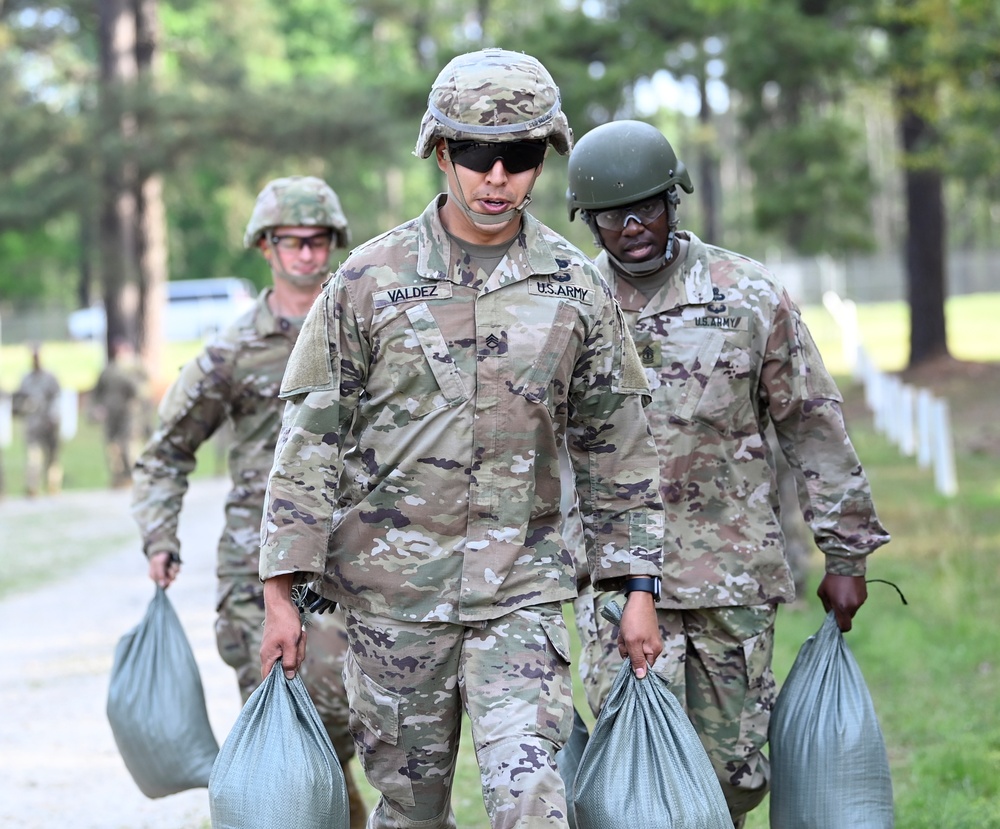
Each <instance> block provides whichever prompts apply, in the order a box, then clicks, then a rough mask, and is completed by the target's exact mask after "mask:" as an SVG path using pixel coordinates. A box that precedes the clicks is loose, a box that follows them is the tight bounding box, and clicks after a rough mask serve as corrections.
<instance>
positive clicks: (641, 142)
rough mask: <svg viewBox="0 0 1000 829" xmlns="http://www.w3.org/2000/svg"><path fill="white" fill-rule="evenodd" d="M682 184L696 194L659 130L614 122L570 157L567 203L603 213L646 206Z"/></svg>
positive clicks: (589, 136)
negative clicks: (636, 204) (637, 204)
mask: <svg viewBox="0 0 1000 829" xmlns="http://www.w3.org/2000/svg"><path fill="white" fill-rule="evenodd" d="M676 185H680V186H681V189H683V190H684V191H685V192H686V193H693V192H694V185H693V184H691V176H690V175H689V174H688V171H687V167H685V166H684V162H682V161H680V160H679V159H678V158H677V154H676V153H675V152H674V149H673V147H671V146H670V142H669V141H667V139H666V138H665V137H664V136H663V133H661V132H660V131H659V130H658V129H657V128H656V127H654V126H652V125H650V124H647V123H645V122H643V121H611V122H609V123H607V124H602V125H601V126H599V127H594V129H592V130H591V131H590V132H588V133H587V134H586V135H584V136H583V137H582V138H581V139H580V140H579V141H578V142H577V143H576V146H575V147H574V148H573V152H572V154H571V155H570V158H569V188H568V189H567V191H566V204H567V207H568V208H569V217H570V219H571V220H572V219H573V218H574V216H575V215H576V211H577V210H584V211H599V210H609V209H610V208H613V207H621V206H622V205H625V204H632V203H633V202H637V201H642V200H643V199H647V198H649V197H651V196H655V195H656V194H658V193H664V192H666V191H667V190H669V189H670V188H672V187H674V186H676Z"/></svg>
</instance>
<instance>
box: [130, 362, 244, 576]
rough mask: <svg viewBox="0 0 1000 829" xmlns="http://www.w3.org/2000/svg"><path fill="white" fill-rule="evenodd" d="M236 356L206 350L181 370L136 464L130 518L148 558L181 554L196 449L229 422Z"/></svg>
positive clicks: (165, 397)
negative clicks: (179, 532)
mask: <svg viewBox="0 0 1000 829" xmlns="http://www.w3.org/2000/svg"><path fill="white" fill-rule="evenodd" d="M231 359H232V352H231V351H230V350H229V349H227V348H223V347H221V346H220V345H213V346H209V347H208V348H206V349H205V350H204V351H203V352H202V353H201V354H199V355H198V357H196V358H195V359H194V360H192V361H191V362H189V363H188V364H187V365H185V366H184V367H183V368H182V369H181V373H180V375H179V376H178V377H177V380H176V381H174V383H173V385H172V386H171V387H170V389H169V390H168V391H167V393H166V395H165V396H164V398H163V402H162V403H161V404H160V411H159V424H158V426H157V429H156V431H155V432H154V433H153V435H152V437H150V439H149V441H148V443H147V444H146V446H145V448H144V449H143V451H142V453H141V454H140V456H139V458H138V460H137V461H136V465H135V469H134V470H133V475H132V481H133V483H132V517H133V518H134V519H135V522H136V523H137V524H138V525H139V533H140V535H141V536H142V549H143V552H144V553H145V554H146V556H147V557H148V556H152V555H154V554H155V553H161V552H171V553H179V552H180V541H179V540H178V538H177V523H178V520H179V517H180V512H181V504H182V502H183V499H184V493H185V492H187V488H188V476H189V475H190V474H191V472H192V471H194V468H195V465H196V459H195V454H196V452H197V450H198V447H199V446H201V444H203V443H204V442H205V441H206V440H208V439H209V438H210V437H211V436H212V435H213V434H214V433H215V431H216V430H217V429H218V428H219V427H220V426H221V425H222V424H223V423H224V422H225V419H226V417H227V413H228V411H229V405H228V404H229V399H230V397H231V393H232V392H231V390H232V371H231Z"/></svg>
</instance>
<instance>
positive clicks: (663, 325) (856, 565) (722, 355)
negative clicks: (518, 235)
mask: <svg viewBox="0 0 1000 829" xmlns="http://www.w3.org/2000/svg"><path fill="white" fill-rule="evenodd" d="M677 187H680V188H681V189H683V190H684V191H686V192H688V193H690V192H692V190H693V187H692V185H691V179H690V177H689V175H688V173H687V170H686V169H685V167H684V165H683V164H682V163H681V162H679V161H678V160H677V158H676V156H675V155H674V151H673V149H672V148H671V147H670V144H669V143H668V142H667V140H666V138H664V137H663V135H661V134H660V132H659V131H658V130H656V129H655V128H654V127H652V126H650V125H648V124H644V123H641V122H637V121H618V122H613V123H609V124H605V125H603V126H600V127H597V128H596V129H594V130H592V131H591V132H589V133H588V134H587V135H585V136H584V137H583V138H581V139H580V141H579V142H578V143H577V145H576V147H575V148H574V150H573V153H572V155H571V156H570V162H569V190H568V193H567V200H568V206H569V212H570V218H571V219H572V218H573V217H574V215H575V214H576V213H577V212H580V213H582V217H583V220H584V221H585V222H586V223H587V225H588V227H590V229H591V231H592V232H593V234H594V238H595V240H596V243H597V245H598V247H600V248H601V249H602V250H601V253H600V255H599V256H598V258H597V260H596V261H597V264H598V266H599V268H600V269H601V272H602V273H603V274H604V276H605V278H606V279H607V280H608V282H609V283H610V284H611V286H612V290H613V292H614V295H615V297H616V298H617V299H618V301H619V303H620V304H621V307H622V309H623V311H624V313H625V316H626V318H627V319H628V321H629V326H630V328H631V331H632V335H633V337H634V339H635V343H636V347H637V349H638V351H639V354H640V357H641V359H642V361H643V364H644V366H645V368H646V374H647V378H648V380H649V383H650V387H651V388H652V394H653V402H652V403H651V404H650V406H649V407H648V409H647V416H648V417H649V422H650V425H651V427H652V429H653V435H654V437H655V439H656V444H657V448H658V449H659V450H660V465H661V466H660V480H661V495H662V496H663V502H664V510H665V516H664V517H665V525H666V528H667V529H666V536H667V538H668V540H670V541H672V542H673V543H674V544H675V545H676V546H677V547H679V550H680V554H679V556H671V557H670V558H666V559H664V569H663V598H662V599H661V601H660V602H659V603H658V607H657V616H658V618H659V623H660V632H661V634H662V636H663V640H664V652H663V654H662V655H661V656H660V659H659V661H658V662H657V663H656V664H655V665H654V666H653V670H655V671H657V672H658V673H660V674H661V675H662V676H663V677H664V678H665V679H666V680H667V681H668V682H669V683H670V686H671V688H672V689H673V691H674V693H675V694H676V695H677V696H678V698H679V699H680V701H681V703H682V704H683V705H684V706H685V708H686V710H687V712H688V714H689V716H690V717H691V720H692V721H693V723H694V725H695V728H696V729H697V731H698V733H699V734H700V736H701V738H702V741H703V742H704V744H705V747H706V749H707V751H708V754H709V756H710V757H711V759H712V762H713V765H714V766H715V769H716V772H717V773H718V776H719V780H720V782H721V783H722V788H723V791H724V793H725V795H726V799H727V801H728V804H729V809H730V812H731V814H732V817H733V822H734V825H736V826H740V825H742V824H743V822H744V819H745V815H746V813H747V812H748V811H750V810H751V809H752V808H754V807H755V806H756V805H757V804H758V803H759V802H760V801H761V800H762V799H763V797H764V795H765V793H766V792H767V789H768V777H769V767H768V763H767V759H766V757H765V756H764V754H763V753H762V749H763V747H764V744H765V742H766V739H767V726H768V719H769V716H770V711H771V707H772V703H773V701H774V692H775V682H774V678H773V675H772V672H771V656H772V645H773V637H774V620H775V612H776V607H777V605H778V604H779V603H782V602H786V601H788V600H790V599H792V598H793V597H794V595H795V594H794V587H793V581H792V577H791V574H790V572H789V568H788V564H787V562H786V559H785V555H784V550H783V544H784V541H783V538H782V531H781V521H780V508H779V496H778V490H777V487H776V478H775V460H774V457H773V455H772V453H771V450H770V449H769V446H768V442H767V439H766V437H765V429H766V428H767V426H768V424H769V423H773V424H774V429H775V432H776V434H777V439H778V442H779V444H780V447H781V450H782V451H783V453H784V455H785V457H786V458H787V461H788V464H789V465H790V467H792V469H793V470H794V471H795V474H801V476H802V477H801V480H803V481H804V482H805V487H806V490H805V491H804V492H803V493H802V494H803V498H804V500H805V503H806V507H805V516H806V519H807V520H808V522H809V525H810V527H811V531H812V534H813V537H814V538H815V540H816V544H817V546H818V547H819V549H820V550H821V551H822V552H823V553H824V554H825V558H826V575H825V577H824V578H823V580H822V583H821V584H820V586H819V589H818V595H819V597H820V599H821V600H822V603H823V606H824V607H825V608H826V609H827V610H828V611H829V610H830V609H832V610H833V611H834V613H835V615H836V618H837V622H838V624H839V626H840V628H841V629H842V630H845V631H846V630H850V628H851V620H852V617H853V616H854V614H855V613H856V611H857V610H858V608H859V607H860V606H861V605H862V604H863V603H864V601H865V598H866V588H865V578H864V576H865V565H866V560H867V556H868V555H869V553H871V552H872V551H874V550H875V549H876V548H878V547H879V546H881V545H882V544H885V543H886V542H887V541H888V540H889V537H888V535H887V534H886V532H885V530H884V529H883V528H882V526H881V524H880V523H879V520H878V518H877V516H876V514H875V510H874V507H873V505H872V500H871V494H870V490H869V486H868V481H867V480H866V478H865V475H864V472H863V471H862V469H861V465H860V463H859V462H858V458H857V455H856V454H855V452H854V449H853V447H852V445H851V442H850V440H849V438H848V436H847V432H846V431H845V428H844V419H843V415H842V413H841V407H840V403H841V400H842V398H841V396H840V394H839V392H838V390H837V387H836V385H835V383H834V381H833V379H832V378H831V377H830V375H829V373H828V372H827V370H826V368H825V367H824V365H823V361H822V359H821V357H820V355H819V352H818V351H817V349H816V346H815V344H814V342H813V340H812V337H811V336H810V334H809V331H808V330H807V328H806V326H805V324H804V323H803V322H802V319H801V317H800V315H799V310H798V308H797V307H796V306H795V304H794V303H793V302H792V300H791V299H790V298H789V296H788V294H787V293H786V292H785V290H784V289H783V288H782V287H781V286H780V285H779V284H778V283H777V282H776V281H775V279H774V277H772V275H771V274H770V273H769V272H768V271H767V270H766V269H765V268H764V267H763V266H762V265H761V264H759V263H757V262H754V261H752V260H750V259H747V258H745V257H743V256H740V255H738V254H735V253H732V252H730V251H727V250H723V249H721V248H717V247H712V246H710V245H707V244H705V243H703V242H702V241H701V240H699V239H698V238H697V237H696V236H695V235H694V234H693V233H690V232H684V231H677V230H676V227H677V216H676V208H677V204H678V203H679V201H680V198H679V195H678V193H677ZM598 587H600V586H598ZM607 598H608V597H607V596H606V595H603V594H601V593H598V594H597V596H596V601H597V602H598V603H600V604H603V602H604V601H606V600H607ZM593 618H594V619H595V622H596V626H597V629H598V631H599V635H600V642H601V643H603V647H604V650H605V651H607V650H608V648H607V642H608V639H607V637H608V635H609V634H608V633H607V632H606V631H604V630H603V628H604V627H606V626H608V623H607V622H605V621H604V619H603V617H601V616H600V614H597V613H595V614H593ZM598 647H600V646H598ZM588 661H589V662H590V665H591V671H590V673H589V675H588V677H587V681H588V698H589V701H590V703H591V705H592V707H594V709H595V711H596V710H597V708H598V707H599V706H600V703H601V701H602V700H603V699H604V698H605V696H606V694H607V692H608V690H609V688H610V685H611V682H612V680H613V675H614V668H615V665H614V662H615V660H614V659H613V658H608V654H607V653H605V654H604V656H603V658H602V655H601V654H600V653H599V652H597V653H593V652H592V653H591V654H589V660H588ZM595 666H596V668H597V669H594V668H595Z"/></svg>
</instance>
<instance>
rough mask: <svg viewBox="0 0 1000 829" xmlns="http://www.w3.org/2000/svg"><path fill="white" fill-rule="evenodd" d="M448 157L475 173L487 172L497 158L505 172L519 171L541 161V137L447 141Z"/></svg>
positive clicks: (542, 142)
mask: <svg viewBox="0 0 1000 829" xmlns="http://www.w3.org/2000/svg"><path fill="white" fill-rule="evenodd" d="M448 152H449V153H450V154H451V160H452V161H453V162H454V163H455V164H458V165H460V166H462V167H467V168H468V169H470V170H474V171H475V172H477V173H485V172H487V171H488V170H489V169H490V168H491V167H492V166H493V165H494V164H495V163H496V161H497V159H498V158H499V159H500V161H502V162H503V166H504V169H505V170H506V171H507V172H508V173H523V172H524V171H525V170H531V169H533V168H534V167H537V166H538V165H539V164H541V163H542V159H544V158H545V142H544V141H449V142H448Z"/></svg>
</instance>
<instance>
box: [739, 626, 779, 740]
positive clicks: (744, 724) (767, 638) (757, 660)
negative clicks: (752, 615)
mask: <svg viewBox="0 0 1000 829" xmlns="http://www.w3.org/2000/svg"><path fill="white" fill-rule="evenodd" d="M772 612H773V611H772ZM772 619H773V616H772ZM773 652H774V626H773V624H771V625H768V626H767V627H766V628H764V630H762V631H761V632H760V633H758V634H757V635H755V636H751V637H750V638H749V639H745V640H744V641H743V659H744V664H745V666H746V683H747V695H746V699H745V700H744V704H743V715H742V717H741V723H740V742H741V744H742V745H743V746H753V747H755V748H760V747H761V746H763V745H764V743H765V742H766V740H767V726H768V722H769V720H770V717H771V709H772V708H774V699H775V693H776V688H775V681H774V673H773V672H772V670H771V658H772V655H773Z"/></svg>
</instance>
